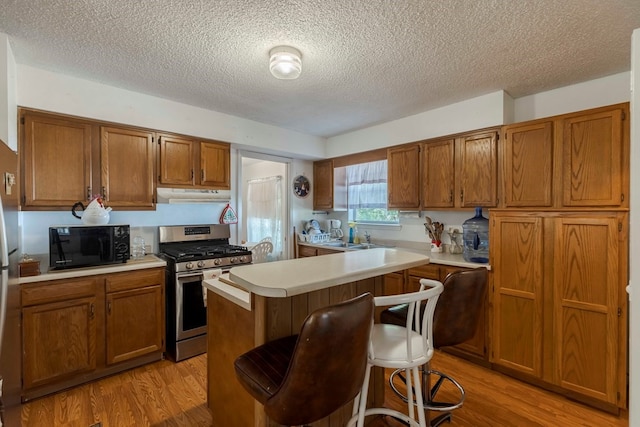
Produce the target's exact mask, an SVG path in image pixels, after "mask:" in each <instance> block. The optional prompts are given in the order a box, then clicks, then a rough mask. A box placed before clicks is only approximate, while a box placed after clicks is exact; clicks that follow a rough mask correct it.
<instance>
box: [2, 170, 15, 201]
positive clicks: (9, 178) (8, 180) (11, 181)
mask: <svg viewBox="0 0 640 427" xmlns="http://www.w3.org/2000/svg"><path fill="white" fill-rule="evenodd" d="M14 185H16V176H15V175H14V174H12V173H9V172H5V173H4V191H5V193H6V194H7V196H10V195H11V187H13V186H14Z"/></svg>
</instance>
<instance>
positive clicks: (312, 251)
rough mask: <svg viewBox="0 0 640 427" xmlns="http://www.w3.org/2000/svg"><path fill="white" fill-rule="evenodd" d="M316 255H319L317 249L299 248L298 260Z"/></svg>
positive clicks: (309, 247)
mask: <svg viewBox="0 0 640 427" xmlns="http://www.w3.org/2000/svg"><path fill="white" fill-rule="evenodd" d="M316 255H318V251H317V250H316V248H312V247H311V246H302V245H300V246H298V258H302V257H306V256H316Z"/></svg>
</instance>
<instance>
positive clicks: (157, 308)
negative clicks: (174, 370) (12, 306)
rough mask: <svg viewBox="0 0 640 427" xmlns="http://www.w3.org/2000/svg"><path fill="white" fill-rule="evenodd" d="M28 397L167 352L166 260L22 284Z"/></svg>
mask: <svg viewBox="0 0 640 427" xmlns="http://www.w3.org/2000/svg"><path fill="white" fill-rule="evenodd" d="M21 293H22V317H23V327H22V331H23V332H22V333H23V349H22V350H23V361H22V377H23V396H22V398H23V401H27V400H30V399H32V398H35V397H39V396H43V395H45V394H49V393H53V392H56V391H59V390H62V389H64V388H68V387H71V386H75V385H78V384H81V383H83V382H87V381H90V380H93V379H96V378H99V377H102V376H106V375H111V374H113V373H115V372H119V371H122V370H125V369H129V368H132V367H134V366H139V365H142V364H145V363H148V362H151V361H154V360H159V359H161V358H162V357H163V352H164V339H163V337H164V328H165V320H164V268H154V269H146V270H137V271H131V272H126V273H115V274H108V275H98V276H89V277H83V278H77V279H61V280H52V281H47V282H38V283H28V284H23V285H22V287H21Z"/></svg>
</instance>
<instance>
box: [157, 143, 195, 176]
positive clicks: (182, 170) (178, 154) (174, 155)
mask: <svg viewBox="0 0 640 427" xmlns="http://www.w3.org/2000/svg"><path fill="white" fill-rule="evenodd" d="M159 139H160V175H159V181H160V183H161V184H175V185H188V186H192V185H193V183H194V173H195V172H194V167H193V162H194V156H195V152H194V149H193V141H191V140H188V139H183V138H177V137H172V136H168V135H161V136H160V137H159Z"/></svg>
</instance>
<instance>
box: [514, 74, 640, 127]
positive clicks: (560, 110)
mask: <svg viewBox="0 0 640 427" xmlns="http://www.w3.org/2000/svg"><path fill="white" fill-rule="evenodd" d="M629 74H630V73H629V72H624V73H619V74H613V75H611V76H607V77H602V78H600V79H595V80H590V81H588V82H583V83H578V84H575V85H571V86H565V87H561V88H558V89H554V90H550V91H547V92H540V93H536V94H535V95H531V96H524V97H522V98H517V99H515V101H514V123H517V122H524V121H527V120H533V119H540V118H543V117H549V116H555V115H558V114H565V113H571V112H574V111H580V110H587V109H589V108H596V107H603V106H605V105H612V104H618V103H621V102H628V101H629Z"/></svg>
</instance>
